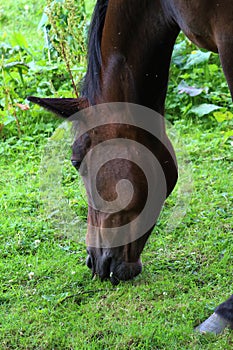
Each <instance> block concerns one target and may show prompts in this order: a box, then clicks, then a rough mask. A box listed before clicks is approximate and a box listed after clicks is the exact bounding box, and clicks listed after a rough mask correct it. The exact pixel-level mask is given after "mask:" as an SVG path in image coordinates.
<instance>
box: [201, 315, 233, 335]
mask: <svg viewBox="0 0 233 350" xmlns="http://www.w3.org/2000/svg"><path fill="white" fill-rule="evenodd" d="M228 326H230V323H229V321H227V320H226V319H225V318H222V317H221V316H219V315H218V314H216V313H215V312H214V313H213V314H212V315H211V316H210V317H209V318H207V320H205V321H204V322H203V323H202V324H200V325H199V326H198V327H196V328H195V331H197V332H200V333H214V334H220V333H222V332H223V331H224V329H225V328H226V327H228Z"/></svg>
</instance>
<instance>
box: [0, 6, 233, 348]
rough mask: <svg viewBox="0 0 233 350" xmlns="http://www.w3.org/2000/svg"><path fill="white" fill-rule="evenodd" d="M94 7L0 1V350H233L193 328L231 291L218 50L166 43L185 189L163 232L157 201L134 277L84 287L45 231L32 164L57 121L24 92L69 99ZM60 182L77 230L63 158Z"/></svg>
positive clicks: (70, 174) (62, 239)
mask: <svg viewBox="0 0 233 350" xmlns="http://www.w3.org/2000/svg"><path fill="white" fill-rule="evenodd" d="M93 4H94V1H91V0H85V1H84V0H83V1H78V0H69V1H63V0H55V1H51V0H49V1H48V2H47V3H46V1H45V0H40V1H35V0H32V1H30V3H29V2H28V1H26V0H17V1H13V0H8V1H7V2H5V3H4V4H2V3H1V5H0V57H1V59H0V70H1V79H0V138H1V141H0V155H1V157H0V166H1V178H0V187H1V190H0V304H1V315H0V344H1V349H24V350H25V349H30V350H31V349H36V350H40V349H49V350H50V349H51V350H52V349H61V350H64V349H169V350H170V349H190V348H191V349H198V350H199V349H205V350H206V349H216V350H217V349H218V350H219V349H224V350H225V349H232V335H231V333H230V332H229V331H228V330H226V331H225V333H224V334H223V335H221V336H218V337H215V336H212V335H206V336H203V335H199V334H195V333H194V332H193V327H194V326H195V325H197V324H199V323H200V322H201V321H203V320H204V319H205V318H206V317H208V316H209V315H210V314H211V313H212V312H213V310H214V307H215V306H216V305H218V304H219V303H220V302H221V301H223V300H224V299H226V297H227V296H228V295H229V294H231V293H232V288H231V283H232V281H231V280H232V278H231V276H232V262H233V255H232V249H231V247H232V244H233V242H232V184H233V183H232V181H233V180H232V123H233V119H232V112H231V109H232V102H231V98H230V94H229V91H228V87H227V84H226V81H225V78H224V77H223V73H222V70H221V68H220V64H219V58H218V56H217V55H215V54H212V53H209V52H205V51H203V50H199V49H197V48H196V47H194V46H193V45H192V44H191V43H190V42H189V41H188V40H187V39H185V38H184V36H183V35H182V34H181V35H180V37H179V38H178V40H177V44H176V46H175V50H174V54H173V62H172V66H171V77H170V84H169V93H168V98H167V104H166V110H167V112H166V114H167V118H168V119H169V120H170V121H171V122H172V123H173V125H174V127H175V128H176V132H177V136H178V138H180V139H182V140H183V142H184V144H185V147H186V151H187V153H188V160H187V162H188V163H190V164H191V165H192V171H193V178H194V184H195V190H194V192H193V194H192V197H191V202H190V206H189V209H188V212H187V214H186V216H185V218H184V219H183V221H182V223H181V224H180V225H179V226H178V227H177V228H176V229H175V230H173V231H170V232H168V231H166V229H165V227H166V220H167V217H168V215H169V213H171V210H172V208H173V205H174V204H175V201H176V197H175V195H174V196H171V197H170V198H169V200H168V201H167V203H166V205H165V208H164V211H163V214H162V216H161V218H160V220H159V222H158V225H157V226H156V228H155V230H154V233H153V235H152V236H151V238H150V242H149V244H148V245H147V246H146V248H145V250H144V253H143V256H142V259H143V263H144V272H143V274H142V275H141V276H139V277H137V278H136V279H135V280H134V281H130V282H127V283H121V284H120V285H119V286H117V287H112V286H110V285H109V283H107V282H104V283H100V282H99V281H98V280H96V281H91V280H90V272H89V271H88V270H87V268H86V266H85V245H84V243H83V242H75V241H74V240H73V239H70V238H69V237H68V236H67V235H66V234H65V232H64V231H62V230H61V229H59V228H58V227H56V226H54V224H53V216H51V213H50V212H47V210H46V207H45V206H44V204H43V201H42V199H41V196H40V195H41V187H40V172H41V165H40V164H41V157H42V155H43V154H44V152H45V150H46V147H47V144H48V142H50V141H49V139H48V138H51V135H52V134H53V132H54V130H55V129H56V127H57V126H58V125H59V124H60V121H58V120H56V119H55V118H54V117H53V116H51V115H50V114H49V113H46V112H45V111H42V110H41V109H40V108H39V107H36V106H31V105H29V104H28V101H27V100H26V97H27V96H28V95H38V96H53V97H71V96H75V95H76V91H75V87H76V90H78V84H79V81H80V80H81V79H82V77H83V75H84V73H85V69H86V61H85V56H86V40H87V29H88V25H89V21H90V16H91V11H92V8H93ZM71 9H75V11H71ZM68 48H69V50H68ZM71 76H72V79H71ZM72 80H73V81H72ZM55 135H56V134H55ZM53 137H54V136H53ZM55 185H56V183H55ZM62 186H63V189H64V194H65V197H66V198H67V203H68V205H69V206H70V208H71V209H72V210H74V211H75V212H76V213H78V214H79V217H81V218H83V220H84V221H85V219H86V213H87V205H86V199H85V192H84V191H83V188H82V186H81V182H80V179H79V177H78V175H77V174H76V172H75V171H74V170H73V169H72V168H71V166H70V164H69V155H68V156H67V161H65V163H64V167H63V168H62Z"/></svg>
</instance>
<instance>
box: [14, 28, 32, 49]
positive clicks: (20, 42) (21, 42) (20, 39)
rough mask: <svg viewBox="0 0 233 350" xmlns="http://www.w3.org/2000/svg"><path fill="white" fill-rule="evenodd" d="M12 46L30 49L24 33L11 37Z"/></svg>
mask: <svg viewBox="0 0 233 350" xmlns="http://www.w3.org/2000/svg"><path fill="white" fill-rule="evenodd" d="M10 42H11V45H12V46H20V47H23V48H28V43H27V40H26V38H25V36H24V35H23V34H22V33H16V32H15V33H13V34H12V37H11V41H10Z"/></svg>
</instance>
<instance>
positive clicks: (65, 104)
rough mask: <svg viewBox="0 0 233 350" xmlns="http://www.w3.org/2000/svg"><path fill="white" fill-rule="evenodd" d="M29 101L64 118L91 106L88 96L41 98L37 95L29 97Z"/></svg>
mask: <svg viewBox="0 0 233 350" xmlns="http://www.w3.org/2000/svg"><path fill="white" fill-rule="evenodd" d="M27 99H28V101H30V102H32V103H36V104H37V105H39V106H41V107H43V108H45V109H47V110H49V111H51V112H52V113H54V114H56V115H58V116H59V117H62V118H69V117H71V116H72V115H73V114H75V113H77V112H79V111H81V110H82V109H84V108H87V107H89V102H88V99H87V98H86V97H80V98H40V97H35V96H29V97H27Z"/></svg>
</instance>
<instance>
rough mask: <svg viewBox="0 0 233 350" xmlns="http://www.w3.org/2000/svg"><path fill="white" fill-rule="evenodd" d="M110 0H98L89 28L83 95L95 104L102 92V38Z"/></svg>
mask: <svg viewBox="0 0 233 350" xmlns="http://www.w3.org/2000/svg"><path fill="white" fill-rule="evenodd" d="M108 1H109V0H97V3H96V5H95V9H94V13H93V16H92V21H91V25H90V29H89V40H88V55H87V61H88V66H87V73H86V75H85V77H84V81H83V84H82V92H81V93H82V96H85V97H87V98H88V100H89V102H90V104H95V97H96V96H97V95H98V94H99V93H100V67H101V63H102V58H101V38H102V32H103V27H104V22H105V17H106V12H107V7H108Z"/></svg>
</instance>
